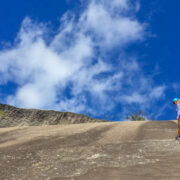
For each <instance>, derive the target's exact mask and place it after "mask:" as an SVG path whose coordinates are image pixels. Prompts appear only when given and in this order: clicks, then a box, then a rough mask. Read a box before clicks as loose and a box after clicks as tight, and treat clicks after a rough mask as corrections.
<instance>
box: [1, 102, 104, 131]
mask: <svg viewBox="0 0 180 180" xmlns="http://www.w3.org/2000/svg"><path fill="white" fill-rule="evenodd" d="M89 122H107V121H106V120H100V119H93V118H90V117H88V116H86V115H82V114H75V113H71V112H59V111H51V110H50V111H49V110H38V109H21V108H16V107H14V106H10V105H6V104H0V127H1V128H2V127H14V126H38V125H57V124H78V123H89Z"/></svg>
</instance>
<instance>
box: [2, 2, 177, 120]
mask: <svg viewBox="0 0 180 180" xmlns="http://www.w3.org/2000/svg"><path fill="white" fill-rule="evenodd" d="M0 3H1V4H0V22H1V28H0V76H1V79H0V102H1V103H8V104H12V105H15V106H18V107H24V108H41V109H54V110H60V111H72V112H77V113H84V114H88V115H90V116H92V117H96V118H101V119H109V120H115V121H117V120H123V119H124V117H125V116H127V115H129V114H131V113H133V112H136V111H138V110H140V109H142V110H144V111H145V112H146V113H147V114H150V116H151V117H152V118H153V119H157V120H169V119H175V117H176V116H175V107H173V105H172V99H173V98H174V97H179V96H180V95H179V92H180V86H179V85H180V80H179V76H178V71H179V65H180V63H179V48H180V47H179V40H180V34H179V32H180V24H179V17H180V11H179V9H178V7H179V5H180V1H178V0H174V1H173V3H172V2H170V1H168V0H154V1H146V0H140V1H138V0H137V1H131V0H112V1H110V2H109V1H108V0H98V1H97V0H90V1H85V0H79V1H78V0H77V1H72V0H61V1H59V0H53V1H50V0H43V1H42V0H39V1H35V0H27V1H22V0H17V1H10V0H6V1H5V0H2V1H1V2H0Z"/></svg>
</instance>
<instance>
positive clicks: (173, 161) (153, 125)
mask: <svg viewBox="0 0 180 180" xmlns="http://www.w3.org/2000/svg"><path fill="white" fill-rule="evenodd" d="M176 129H177V123H176V121H146V122H107V123H85V124H71V125H60V126H59V125H54V126H29V127H11V128H1V129H0V179H2V180H5V179H7V180H27V179H28V180H102V179H103V180H121V179H122V180H156V179H158V180H179V179H180V171H179V169H180V144H179V142H178V141H177V140H175V138H174V137H175V135H176V132H177V131H176Z"/></svg>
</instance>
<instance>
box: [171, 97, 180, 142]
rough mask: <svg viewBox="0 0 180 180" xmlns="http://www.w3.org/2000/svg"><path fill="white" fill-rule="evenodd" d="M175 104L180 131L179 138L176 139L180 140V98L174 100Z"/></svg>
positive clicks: (179, 132) (179, 129) (179, 131)
mask: <svg viewBox="0 0 180 180" xmlns="http://www.w3.org/2000/svg"><path fill="white" fill-rule="evenodd" d="M173 104H175V105H176V113H177V118H176V119H177V121H178V131H177V136H176V139H180V99H179V98H174V99H173Z"/></svg>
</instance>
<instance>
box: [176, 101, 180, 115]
mask: <svg viewBox="0 0 180 180" xmlns="http://www.w3.org/2000/svg"><path fill="white" fill-rule="evenodd" d="M176 113H177V116H180V103H179V104H178V105H177V106H176Z"/></svg>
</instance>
